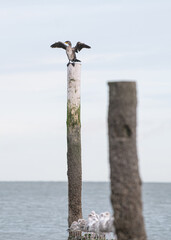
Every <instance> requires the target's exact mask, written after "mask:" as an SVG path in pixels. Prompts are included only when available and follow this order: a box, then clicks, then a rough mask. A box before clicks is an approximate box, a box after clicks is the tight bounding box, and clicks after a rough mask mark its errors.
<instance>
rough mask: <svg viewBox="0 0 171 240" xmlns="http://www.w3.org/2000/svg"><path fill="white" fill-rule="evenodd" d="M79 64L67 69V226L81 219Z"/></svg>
mask: <svg viewBox="0 0 171 240" xmlns="http://www.w3.org/2000/svg"><path fill="white" fill-rule="evenodd" d="M80 79H81V64H80V63H76V64H75V66H72V64H69V66H68V68H67V149H68V151H67V164H68V171H67V175H68V225H69V226H70V225H71V223H72V222H73V221H78V219H79V218H82V206H81V191H82V169H81V122H80Z"/></svg>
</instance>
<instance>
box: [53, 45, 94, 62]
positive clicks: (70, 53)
mask: <svg viewBox="0 0 171 240" xmlns="http://www.w3.org/2000/svg"><path fill="white" fill-rule="evenodd" d="M66 44H67V45H66ZM51 47H52V48H63V49H65V50H66V54H67V57H68V59H69V62H68V64H67V67H68V66H69V64H70V63H71V62H72V65H73V66H75V62H81V61H80V60H78V59H77V58H76V53H78V51H81V49H82V48H91V47H90V46H88V45H86V44H85V43H81V42H77V44H76V45H75V47H72V44H71V42H70V41H66V42H65V43H63V42H56V43H54V44H52V45H51Z"/></svg>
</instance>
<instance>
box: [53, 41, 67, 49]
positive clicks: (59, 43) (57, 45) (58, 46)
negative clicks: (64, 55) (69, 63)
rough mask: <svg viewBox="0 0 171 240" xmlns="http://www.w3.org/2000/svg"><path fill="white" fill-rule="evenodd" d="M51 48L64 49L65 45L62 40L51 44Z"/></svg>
mask: <svg viewBox="0 0 171 240" xmlns="http://www.w3.org/2000/svg"><path fill="white" fill-rule="evenodd" d="M51 47H52V48H63V49H66V47H67V46H66V45H65V44H64V43H63V42H56V43H54V44H52V45H51Z"/></svg>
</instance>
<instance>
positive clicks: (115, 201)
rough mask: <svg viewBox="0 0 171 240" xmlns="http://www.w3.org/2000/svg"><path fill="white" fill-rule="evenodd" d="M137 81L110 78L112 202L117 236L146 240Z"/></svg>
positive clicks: (125, 239)
mask: <svg viewBox="0 0 171 240" xmlns="http://www.w3.org/2000/svg"><path fill="white" fill-rule="evenodd" d="M136 107H137V96H136V83H135V82H109V111H108V135H109V162H110V178H111V202H112V206H113V209H114V216H115V222H114V225H115V231H116V234H117V239H118V240H128V239H131V240H146V239H147V238H146V232H145V227H144V219H143V215H142V200H141V179H140V176H139V169H138V157H137V146H136V125H137V119H136Z"/></svg>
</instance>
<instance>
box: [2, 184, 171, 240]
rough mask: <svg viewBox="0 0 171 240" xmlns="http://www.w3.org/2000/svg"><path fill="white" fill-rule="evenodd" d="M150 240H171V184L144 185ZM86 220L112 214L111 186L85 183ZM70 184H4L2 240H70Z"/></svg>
mask: <svg viewBox="0 0 171 240" xmlns="http://www.w3.org/2000/svg"><path fill="white" fill-rule="evenodd" d="M142 190H143V208H144V218H145V225H146V231H147V235H148V239H149V240H170V239H171V184H170V183H145V184H143V188H142ZM82 199H83V202H82V207H83V217H84V218H85V219H86V218H87V216H88V214H89V213H90V212H91V211H92V210H95V211H96V212H97V213H101V212H104V211H109V212H112V209H111V204H110V185H109V183H92V182H91V183H90V182H88V183H83V193H82ZM67 201H68V200H67V183H63V182H0V240H67V237H68V233H67V231H66V229H67V213H68V208H67Z"/></svg>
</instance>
